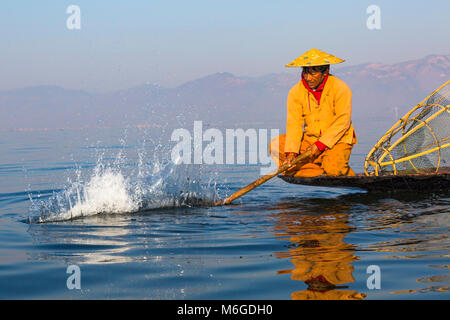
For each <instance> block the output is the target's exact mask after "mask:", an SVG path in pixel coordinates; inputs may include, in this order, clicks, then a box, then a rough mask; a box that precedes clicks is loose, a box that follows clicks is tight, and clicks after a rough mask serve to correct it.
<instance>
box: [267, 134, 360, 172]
mask: <svg viewBox="0 0 450 320" xmlns="http://www.w3.org/2000/svg"><path fill="white" fill-rule="evenodd" d="M285 141H286V134H282V135H280V136H278V137H276V138H274V139H273V140H272V141H271V142H270V146H269V150H270V154H271V155H272V158H273V159H274V160H275V163H276V165H277V166H280V163H283V162H284V160H285V159H286V156H285V154H284V144H285ZM311 145H312V142H310V141H308V140H305V139H303V141H302V143H301V146H300V150H299V153H300V154H301V153H303V152H305V150H306V149H308V148H309V147H310V146H311ZM352 148H353V145H351V144H348V143H343V142H338V143H337V144H336V145H335V146H334V147H333V148H331V149H327V150H325V151H324V152H322V153H321V154H320V155H319V156H318V157H317V158H316V159H315V160H314V161H313V162H310V163H306V164H304V165H296V166H295V167H293V168H291V169H289V170H287V171H285V172H284V173H283V174H284V175H290V176H296V177H315V176H320V175H327V176H354V175H355V172H354V171H353V170H352V168H350V166H349V164H348V162H349V159H350V154H351V152H352Z"/></svg>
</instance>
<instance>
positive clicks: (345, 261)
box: [274, 203, 366, 300]
mask: <svg viewBox="0 0 450 320" xmlns="http://www.w3.org/2000/svg"><path fill="white" fill-rule="evenodd" d="M289 207H290V205H289V204H283V203H280V204H278V205H277V208H278V209H280V214H278V216H277V218H278V221H277V224H276V226H275V227H274V233H275V234H276V235H277V236H280V237H288V238H289V241H290V242H291V245H290V246H289V250H288V251H286V252H277V253H276V257H278V258H290V259H291V261H292V264H293V265H294V269H292V270H282V271H279V272H278V273H280V274H283V273H290V274H291V279H293V280H299V281H303V282H304V283H305V284H306V285H307V286H308V288H307V289H306V290H302V291H296V292H294V293H292V299H294V300H299V299H305V300H330V299H331V300H360V299H363V298H365V297H366V295H365V294H362V293H358V292H357V291H354V290H343V289H346V288H348V286H347V285H346V284H348V283H351V282H354V281H355V279H354V278H353V275H352V273H353V266H352V265H351V262H353V261H356V260H357V257H356V256H355V255H354V248H352V245H350V244H348V243H346V242H345V241H344V238H345V236H346V234H348V233H349V232H351V231H352V229H353V227H351V226H350V225H349V223H348V215H347V214H346V213H344V211H345V208H342V207H341V208H339V209H338V211H340V212H338V213H331V212H330V213H327V214H320V215H317V214H315V215H311V214H308V213H307V212H302V211H298V210H296V211H292V208H289ZM283 209H286V210H283ZM299 209H300V208H299ZM342 209H344V210H342ZM300 210H301V209H300Z"/></svg>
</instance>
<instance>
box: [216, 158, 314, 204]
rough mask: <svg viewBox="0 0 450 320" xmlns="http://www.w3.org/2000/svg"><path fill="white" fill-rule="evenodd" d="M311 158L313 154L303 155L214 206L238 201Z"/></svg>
mask: <svg viewBox="0 0 450 320" xmlns="http://www.w3.org/2000/svg"><path fill="white" fill-rule="evenodd" d="M310 156H311V152H309V151H307V152H304V153H302V154H301V155H299V156H298V157H296V158H294V160H292V162H291V165H288V164H284V165H282V166H280V167H279V168H278V169H277V170H274V171H272V172H271V173H269V174H266V175H265V176H263V177H261V178H259V179H258V180H255V181H253V182H252V183H250V184H249V185H248V186H246V187H244V188H242V189H241V190H239V191H236V192H235V193H233V194H232V195H231V196H229V197H227V198H225V199H223V200H219V201H216V203H214V205H216V206H222V205H226V204H230V203H231V202H232V201H234V200H236V199H237V198H239V197H242V196H243V195H244V194H246V193H247V192H249V191H251V190H253V189H255V188H256V187H257V186H259V185H262V184H263V183H264V182H266V181H268V180H270V179H272V178H273V177H275V176H277V175H279V174H280V173H283V172H285V171H286V170H288V169H289V168H291V167H293V166H294V165H296V164H299V163H300V162H302V161H305V160H307V159H309V157H310Z"/></svg>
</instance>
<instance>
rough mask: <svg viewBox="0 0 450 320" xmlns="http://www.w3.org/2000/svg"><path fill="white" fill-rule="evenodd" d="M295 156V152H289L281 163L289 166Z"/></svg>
mask: <svg viewBox="0 0 450 320" xmlns="http://www.w3.org/2000/svg"><path fill="white" fill-rule="evenodd" d="M295 158H297V154H296V153H295V152H290V153H289V154H288V155H287V156H286V159H285V160H284V162H283V165H285V164H289V167H290V166H291V163H292V161H293V160H294V159H295Z"/></svg>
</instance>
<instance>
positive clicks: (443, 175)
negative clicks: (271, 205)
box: [278, 168, 450, 192]
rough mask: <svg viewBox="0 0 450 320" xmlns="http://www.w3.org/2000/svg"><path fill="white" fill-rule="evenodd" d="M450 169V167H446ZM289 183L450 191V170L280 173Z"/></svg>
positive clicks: (376, 188) (371, 188) (367, 188)
mask: <svg viewBox="0 0 450 320" xmlns="http://www.w3.org/2000/svg"><path fill="white" fill-rule="evenodd" d="M445 169H450V168H445ZM278 177H280V178H281V179H283V180H284V181H286V182H288V183H293V184H302V185H309V186H321V187H341V188H359V189H364V190H367V191H369V192H404V191H421V192H448V191H449V190H450V170H442V171H439V172H434V173H422V174H417V173H416V174H398V175H384V176H367V175H364V174H358V175H356V176H353V177H347V176H340V177H331V176H317V177H311V178H303V177H293V176H284V175H279V176H278Z"/></svg>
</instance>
